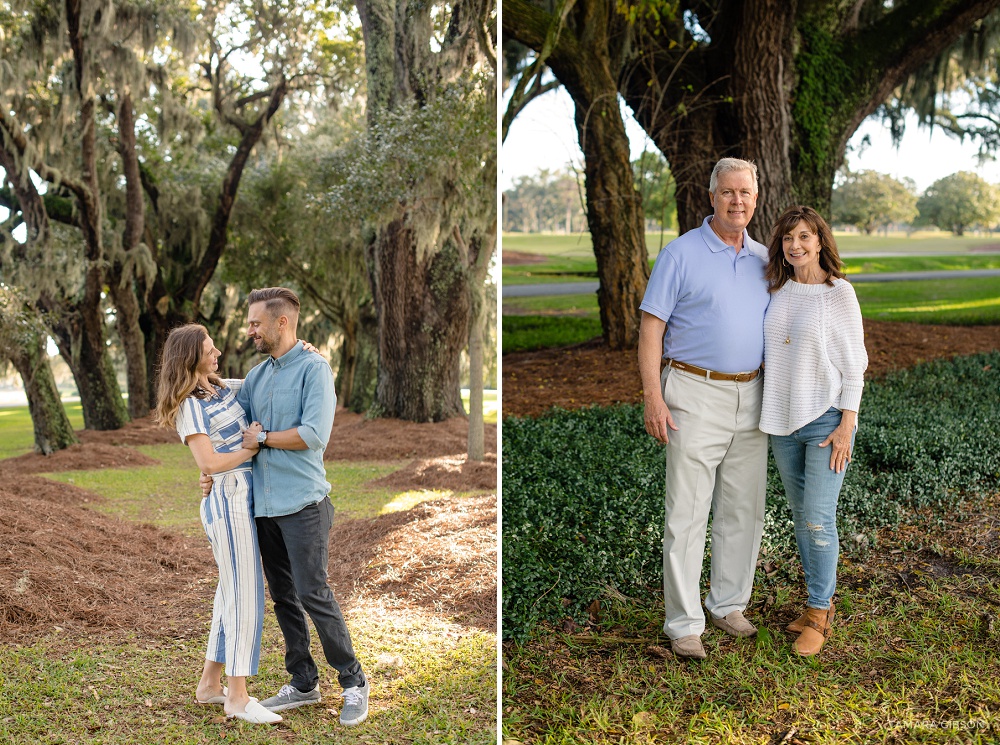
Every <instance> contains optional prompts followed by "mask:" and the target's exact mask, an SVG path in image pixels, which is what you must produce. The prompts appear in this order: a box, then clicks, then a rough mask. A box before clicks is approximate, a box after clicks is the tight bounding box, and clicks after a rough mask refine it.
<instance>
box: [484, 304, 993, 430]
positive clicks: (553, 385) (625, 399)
mask: <svg viewBox="0 0 1000 745" xmlns="http://www.w3.org/2000/svg"><path fill="white" fill-rule="evenodd" d="M864 325H865V347H866V348H867V350H868V360H869V361H868V372H867V373H866V374H865V376H866V377H867V378H875V377H878V376H880V375H884V374H885V373H887V372H890V371H891V370H899V369H903V368H907V367H911V366H913V365H915V364H917V363H919V362H925V361H927V360H931V359H936V358H939V357H954V356H956V355H967V354H977V353H980V352H992V351H994V350H997V349H1000V326H925V325H922V324H917V323H895V322H890V321H869V320H866V321H865V324H864ZM502 368H503V415H504V416H538V415H540V414H543V413H545V412H546V411H547V410H548V409H550V408H552V407H553V406H558V407H560V408H563V409H579V408H582V407H584V406H591V405H594V404H597V405H607V404H613V403H641V402H642V380H641V379H640V377H639V367H638V361H637V358H636V352H635V350H634V349H631V350H625V351H612V350H610V349H608V348H607V347H606V346H605V345H604V344H603V342H601V340H600V339H595V340H592V341H589V342H585V343H583V344H577V345H574V346H571V347H565V348H562V349H546V350H541V351H538V352H514V353H511V354H505V355H504V356H503V364H502Z"/></svg>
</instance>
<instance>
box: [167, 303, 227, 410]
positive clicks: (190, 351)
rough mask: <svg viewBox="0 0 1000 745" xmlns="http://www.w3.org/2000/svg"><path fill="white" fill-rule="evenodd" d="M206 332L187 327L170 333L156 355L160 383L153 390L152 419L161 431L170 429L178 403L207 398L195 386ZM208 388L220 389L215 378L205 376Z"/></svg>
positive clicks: (179, 327) (217, 379) (205, 392)
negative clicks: (154, 392)
mask: <svg viewBox="0 0 1000 745" xmlns="http://www.w3.org/2000/svg"><path fill="white" fill-rule="evenodd" d="M207 338H208V330H207V329H206V328H205V327H204V326H202V325H200V324H197V323H189V324H187V325H185V326H178V327H177V328H175V329H173V330H171V332H170V334H169V335H168V336H167V342H166V344H164V345H163V351H162V352H161V353H160V381H159V383H158V384H157V389H156V411H155V412H154V413H153V419H154V420H155V421H156V423H157V424H159V425H160V426H161V427H173V426H174V422H176V421H177V412H178V411H179V410H180V408H181V402H182V401H183V400H184V399H185V398H187V397H188V396H195V397H196V398H204V397H205V396H207V395H208V394H209V392H208V391H205V390H202V389H201V388H200V387H199V386H198V365H199V364H200V363H201V361H202V359H204V346H205V339H207ZM208 380H209V382H210V383H212V385H217V386H220V387H221V386H222V380H221V379H220V378H219V376H218V375H209V376H208Z"/></svg>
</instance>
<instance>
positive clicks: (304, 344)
mask: <svg viewBox="0 0 1000 745" xmlns="http://www.w3.org/2000/svg"><path fill="white" fill-rule="evenodd" d="M299 341H300V342H302V348H303V349H304V350H306V351H307V352H315V353H316V354H319V349H318V348H317V347H315V346H314V345H312V344H310V343H309V342H307V341H306V340H305V339H299Z"/></svg>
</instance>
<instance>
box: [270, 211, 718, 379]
mask: <svg viewBox="0 0 1000 745" xmlns="http://www.w3.org/2000/svg"><path fill="white" fill-rule="evenodd" d="M709 230H711V228H709ZM304 352H305V347H303V346H302V342H300V341H297V342H295V346H294V347H292V348H291V349H289V350H288V351H287V352H285V353H284V354H283V355H281V356H280V357H278V359H275V358H274V357H271V364H272V365H274V366H275V367H278V368H281V367H284V366H285V365H288V364H290V363H291V362H292V361H293V360H295V359H296V358H297V357H298V356H299V355H300V354H303V353H304ZM268 356H270V355H268Z"/></svg>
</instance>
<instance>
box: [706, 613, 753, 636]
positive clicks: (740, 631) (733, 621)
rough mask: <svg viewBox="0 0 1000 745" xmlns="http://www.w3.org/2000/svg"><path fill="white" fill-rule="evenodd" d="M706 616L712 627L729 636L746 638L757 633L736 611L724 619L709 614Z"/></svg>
mask: <svg viewBox="0 0 1000 745" xmlns="http://www.w3.org/2000/svg"><path fill="white" fill-rule="evenodd" d="M708 616H709V618H711V619H712V625H713V626H715V627H716V628H717V629H722V630H723V631H725V632H726V633H727V634H729V635H730V636H740V637H747V636H753V635H754V634H756V633H757V627H756V626H754V625H753V624H752V623H750V622H749V621H748V620H747V619H746V618H745V617H744V616H743V614H742V613H740V612H739V611H738V610H734V611H733V612H732V613H730V614H729V615H728V616H726V617H725V618H716V617H715V616H713V615H712V614H711V613H709V614H708Z"/></svg>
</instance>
